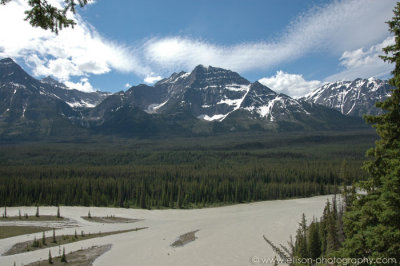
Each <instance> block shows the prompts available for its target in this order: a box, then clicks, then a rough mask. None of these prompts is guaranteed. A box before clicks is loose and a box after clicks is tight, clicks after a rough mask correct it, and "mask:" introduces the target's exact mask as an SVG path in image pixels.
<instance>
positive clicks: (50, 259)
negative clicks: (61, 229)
mask: <svg viewBox="0 0 400 266" xmlns="http://www.w3.org/2000/svg"><path fill="white" fill-rule="evenodd" d="M49 264H53V258H52V257H51V252H50V250H49Z"/></svg>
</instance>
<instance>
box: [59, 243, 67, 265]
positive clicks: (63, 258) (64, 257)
mask: <svg viewBox="0 0 400 266" xmlns="http://www.w3.org/2000/svg"><path fill="white" fill-rule="evenodd" d="M60 261H61V262H64V263H67V262H68V261H67V257H66V256H65V247H63V253H62V255H61V260H60Z"/></svg>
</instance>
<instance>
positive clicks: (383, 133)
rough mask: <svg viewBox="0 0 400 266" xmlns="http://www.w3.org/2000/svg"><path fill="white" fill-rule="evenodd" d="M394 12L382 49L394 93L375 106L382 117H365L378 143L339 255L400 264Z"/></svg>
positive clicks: (399, 73)
mask: <svg viewBox="0 0 400 266" xmlns="http://www.w3.org/2000/svg"><path fill="white" fill-rule="evenodd" d="M393 12H394V17H393V18H392V20H391V21H389V22H387V23H388V25H389V30H390V32H391V33H393V34H394V36H395V44H393V45H389V46H387V47H386V48H384V49H383V50H384V52H385V54H386V56H382V58H383V59H384V60H385V61H388V62H391V63H395V69H394V70H393V72H392V74H393V78H392V79H391V80H390V81H389V82H390V84H391V85H393V86H395V87H396V89H394V90H392V95H391V96H390V97H389V98H388V99H387V100H385V101H384V102H379V103H377V104H376V106H377V107H379V108H382V109H383V110H384V111H385V113H384V114H382V115H378V116H367V117H366V120H367V121H368V122H369V123H372V124H374V125H373V127H375V128H376V131H377V133H378V135H379V137H380V139H379V140H378V141H377V142H376V144H375V148H373V149H370V150H369V151H368V153H367V154H368V155H369V156H371V157H373V159H372V160H370V161H368V162H366V163H365V166H364V167H365V169H366V171H367V172H368V174H369V179H368V180H367V181H365V182H362V183H360V184H359V186H360V188H361V189H362V190H364V191H365V192H366V194H365V195H356V196H355V197H354V199H353V201H352V202H351V207H350V208H349V209H348V211H347V212H346V213H345V216H344V226H345V234H346V240H345V242H344V248H343V249H342V250H341V254H342V255H343V256H350V257H351V256H355V255H357V256H359V257H360V256H361V257H363V256H364V257H368V258H370V259H374V258H396V259H397V261H400V220H399V217H400V90H399V88H400V3H397V5H396V6H395V8H394V10H393Z"/></svg>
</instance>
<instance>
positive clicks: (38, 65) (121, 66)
mask: <svg viewBox="0 0 400 266" xmlns="http://www.w3.org/2000/svg"><path fill="white" fill-rule="evenodd" d="M54 1H56V2H57V3H59V4H62V3H63V1H62V0H54ZM395 2H396V0H383V1H376V0H338V1H333V2H331V3H329V4H326V5H322V6H319V7H315V8H312V9H311V10H309V11H307V12H305V13H304V14H301V15H300V16H299V17H298V18H297V19H296V20H294V21H292V23H290V25H289V26H288V27H287V29H286V30H285V31H284V32H282V33H281V34H280V35H278V36H279V37H278V38H275V39H272V40H269V41H264V42H246V43H238V44H235V45H229V46H227V45H223V44H218V43H211V42H209V41H207V40H202V39H195V38H190V37H187V36H179V35H178V36H169V37H164V38H158V37H155V38H152V39H149V40H146V41H143V42H142V44H141V45H134V46H128V45H126V44H121V43H116V42H113V41H111V40H108V39H106V38H104V37H103V36H101V34H100V33H99V32H98V31H97V30H96V29H95V28H93V27H92V26H91V25H90V24H88V23H87V22H86V21H84V20H83V19H82V18H81V17H80V16H79V15H72V14H71V17H73V18H74V19H75V20H76V21H77V25H76V26H75V28H74V29H68V28H67V29H64V30H62V31H61V32H60V34H59V35H55V34H53V33H51V32H48V31H44V30H41V29H37V28H32V27H31V26H30V25H29V23H27V22H26V21H24V20H23V19H24V17H25V15H24V10H26V9H28V6H27V4H26V1H23V0H14V1H11V2H10V3H8V4H7V5H5V6H2V7H1V8H0V24H1V25H3V26H2V27H1V28H0V57H8V56H9V57H13V58H14V59H20V58H22V59H23V60H24V61H25V62H26V63H27V64H28V65H30V66H31V67H32V69H33V73H34V74H35V75H38V76H41V75H52V76H54V77H56V78H58V79H60V80H61V81H70V78H71V77H72V76H80V77H86V78H88V77H90V75H100V74H104V73H108V72H110V71H112V70H117V71H120V72H128V73H134V74H136V75H137V76H139V77H141V78H143V80H144V81H145V82H148V83H153V82H155V81H157V80H158V79H160V78H161V76H166V75H170V74H171V73H172V72H174V71H181V70H185V71H190V70H191V69H193V67H195V66H196V65H198V64H203V65H213V66H218V67H224V68H228V69H232V70H234V71H238V72H241V73H246V72H248V71H252V70H258V71H260V70H261V71H264V70H265V71H266V70H270V69H274V68H275V69H276V68H278V67H279V66H280V65H281V64H283V63H287V62H290V61H293V60H296V59H298V58H301V57H303V56H306V55H308V54H311V53H314V52H315V51H319V52H324V53H330V54H333V55H337V56H338V57H339V56H341V55H342V63H343V64H346V63H345V62H347V61H346V60H347V59H346V56H347V57H349V58H350V57H354V56H353V55H345V54H344V53H345V51H356V50H357V49H359V48H360V47H370V46H371V45H374V44H377V43H379V42H382V40H384V39H385V38H387V36H388V33H387V26H386V25H385V23H384V22H385V21H387V20H388V19H390V17H391V16H392V8H393V6H394V5H395ZM100 4H101V3H100ZM4 25H12V26H10V27H6V26H4ZM16 33H17V34H16ZM260 37H262V36H260ZM267 37H268V36H265V38H267ZM362 51H364V50H362ZM364 52H365V51H364ZM349 62H350V61H349ZM345 67H347V66H345ZM348 69H351V67H348ZM87 83H89V80H88V81H87Z"/></svg>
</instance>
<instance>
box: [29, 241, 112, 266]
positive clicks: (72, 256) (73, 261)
mask: <svg viewBox="0 0 400 266" xmlns="http://www.w3.org/2000/svg"><path fill="white" fill-rule="evenodd" d="M110 249H111V245H105V246H100V247H97V246H95V247H91V248H88V249H83V250H78V251H75V252H71V253H69V254H66V256H65V257H66V260H67V263H65V262H61V256H58V257H54V258H52V262H53V263H52V264H50V263H49V260H48V259H47V260H42V261H36V262H33V263H30V264H27V266H39V265H41V266H45V265H53V266H60V265H66V264H68V265H70V266H78V265H92V263H93V261H94V260H95V259H96V258H98V257H99V256H101V255H102V254H104V253H105V252H107V251H108V250H110Z"/></svg>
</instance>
